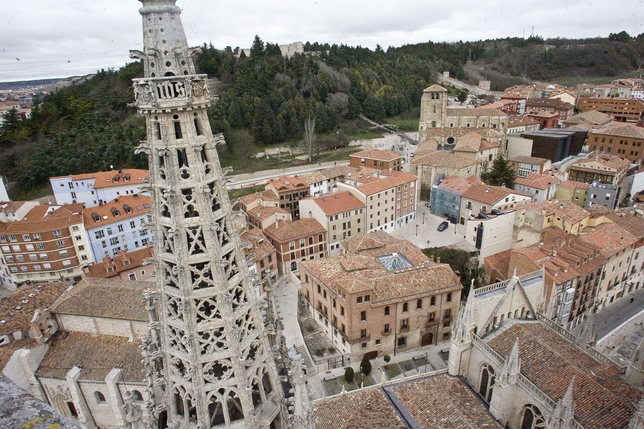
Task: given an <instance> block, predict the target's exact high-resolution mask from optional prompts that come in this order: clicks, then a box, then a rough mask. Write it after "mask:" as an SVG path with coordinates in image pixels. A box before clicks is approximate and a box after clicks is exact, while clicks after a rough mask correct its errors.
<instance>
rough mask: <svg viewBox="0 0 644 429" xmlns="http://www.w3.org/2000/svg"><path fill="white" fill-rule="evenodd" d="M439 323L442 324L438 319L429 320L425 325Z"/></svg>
mask: <svg viewBox="0 0 644 429" xmlns="http://www.w3.org/2000/svg"><path fill="white" fill-rule="evenodd" d="M438 324H440V320H438V319H433V320H427V321H426V322H425V326H436V325H438Z"/></svg>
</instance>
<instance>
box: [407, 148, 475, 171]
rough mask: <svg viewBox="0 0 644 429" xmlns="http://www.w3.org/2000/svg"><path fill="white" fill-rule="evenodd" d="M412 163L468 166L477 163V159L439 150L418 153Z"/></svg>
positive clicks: (445, 166)
mask: <svg viewBox="0 0 644 429" xmlns="http://www.w3.org/2000/svg"><path fill="white" fill-rule="evenodd" d="M411 164H414V165H426V166H429V167H442V168H467V167H471V166H473V165H476V161H475V160H473V159H469V158H465V157H464V156H461V155H457V154H455V153H452V152H450V151H446V150H437V151H434V152H428V153H425V154H422V155H416V156H415V157H414V159H412V160H411Z"/></svg>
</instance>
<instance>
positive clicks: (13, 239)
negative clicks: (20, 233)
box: [9, 235, 18, 243]
mask: <svg viewBox="0 0 644 429" xmlns="http://www.w3.org/2000/svg"><path fill="white" fill-rule="evenodd" d="M9 241H11V242H12V243H15V242H16V241H18V239H17V238H16V236H15V235H10V236H9Z"/></svg>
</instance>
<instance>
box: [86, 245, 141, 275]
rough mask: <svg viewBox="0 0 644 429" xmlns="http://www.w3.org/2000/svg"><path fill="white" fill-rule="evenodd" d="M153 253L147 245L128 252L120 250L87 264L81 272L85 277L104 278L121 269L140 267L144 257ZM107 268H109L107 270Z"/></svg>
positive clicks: (115, 273) (116, 273)
mask: <svg viewBox="0 0 644 429" xmlns="http://www.w3.org/2000/svg"><path fill="white" fill-rule="evenodd" d="M153 255H154V248H153V247H147V246H146V247H142V248H140V249H136V250H132V251H130V252H126V251H125V250H121V251H119V253H118V254H117V255H116V256H114V257H110V256H105V257H104V258H103V260H102V261H100V262H96V263H94V264H89V265H88V266H87V267H85V268H84V269H83V272H84V273H85V277H98V278H104V279H106V278H109V277H116V276H118V275H119V273H121V272H123V271H128V270H131V269H132V268H138V267H142V266H143V262H144V261H145V260H146V259H150V258H151V257H152V256H153ZM108 268H109V269H111V270H110V271H108Z"/></svg>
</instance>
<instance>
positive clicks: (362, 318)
mask: <svg viewBox="0 0 644 429" xmlns="http://www.w3.org/2000/svg"><path fill="white" fill-rule="evenodd" d="M360 321H361V322H366V321H367V312H366V311H361V312H360Z"/></svg>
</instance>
